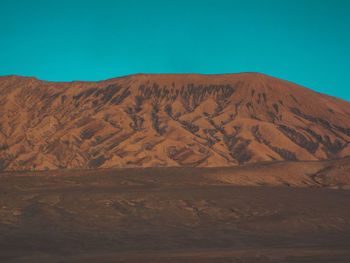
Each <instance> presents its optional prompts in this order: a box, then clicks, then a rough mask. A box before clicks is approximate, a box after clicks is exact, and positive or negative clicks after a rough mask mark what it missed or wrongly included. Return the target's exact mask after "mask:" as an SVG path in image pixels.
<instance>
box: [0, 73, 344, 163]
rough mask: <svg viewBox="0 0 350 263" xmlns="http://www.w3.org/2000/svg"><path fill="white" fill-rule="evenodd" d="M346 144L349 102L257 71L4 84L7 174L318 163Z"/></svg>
mask: <svg viewBox="0 0 350 263" xmlns="http://www.w3.org/2000/svg"><path fill="white" fill-rule="evenodd" d="M349 142H350V103H349V102H346V101H343V100H341V99H338V98H334V97H330V96H327V95H324V94H320V93H317V92H314V91H312V90H309V89H307V88H304V87H302V86H299V85H296V84H293V83H290V82H287V81H284V80H280V79H277V78H273V77H270V76H267V75H263V74H259V73H240V74H225V75H197V74H159V75H157V74H137V75H131V76H126V77H120V78H114V79H109V80H106V81H99V82H81V81H73V82H47V81H41V80H38V79H36V78H29V77H19V76H6V77H0V169H1V170H43V169H44V170H45V169H58V168H109V167H134V166H139V167H152V166H204V167H213V166H235V165H240V164H247V163H254V162H261V161H271V160H321V159H333V158H342V157H346V156H350V144H349Z"/></svg>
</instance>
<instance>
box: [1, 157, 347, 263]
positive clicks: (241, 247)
mask: <svg viewBox="0 0 350 263" xmlns="http://www.w3.org/2000/svg"><path fill="white" fill-rule="evenodd" d="M293 174H295V176H293ZM0 180H1V182H2V183H1V185H0V215H1V216H0V220H1V221H0V230H1V236H0V261H1V262H8V263H10V262H13V263H14V262H16V263H17V262H26V263H31V262H33V263H34V262H57V263H58V262H101V263H103V262H246V263H253V262H288V263H291V262H293V263H297V262H298V263H299V262H305V263H306V262H308V263H310V262H314V263H316V262H323V263H329V262H344V263H345V262H349V261H350V209H349V201H350V191H349V189H350V162H349V159H343V160H335V161H324V162H320V161H311V162H274V163H265V164H253V165H247V166H244V167H241V166H238V167H227V168H184V167H178V168H176V167H174V168H130V169H97V170H96V169H90V170H57V171H42V172H37V171H32V172H3V173H2V174H1V176H0Z"/></svg>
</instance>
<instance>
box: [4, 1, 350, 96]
mask: <svg viewBox="0 0 350 263" xmlns="http://www.w3.org/2000/svg"><path fill="white" fill-rule="evenodd" d="M349 14H350V1H348V0H343V1H341V0H289V1H288V0H244V1H243V0H240V1H234V0H227V1H225V0H214V1H212V0H210V1H209V0H201V1H196V0H187V1H185V0H177V1H166V0H159V1H158V0H143V1H142V0H139V1H137V0H126V1H121V0H120V1H119V0H114V1H112V0H110V1H109V0H93V1H92V0H69V1H68V0H42V1H40V0H30V1H29V0H1V5H0V75H12V74H16V75H23V76H36V77H38V78H39V79H43V80H51V81H72V80H102V79H107V78H111V77H116V76H122V75H128V74H134V73H205V74H218V73H237V72H261V73H265V74H268V75H272V76H275V77H279V78H282V79H286V80H289V81H292V82H295V83H298V84H301V85H304V86H306V87H308V88H311V89H313V90H316V91H319V92H323V93H327V94H330V95H333V96H336V97H341V98H343V99H346V100H348V101H350V84H349V77H350V72H349V70H350V15H349Z"/></svg>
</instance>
